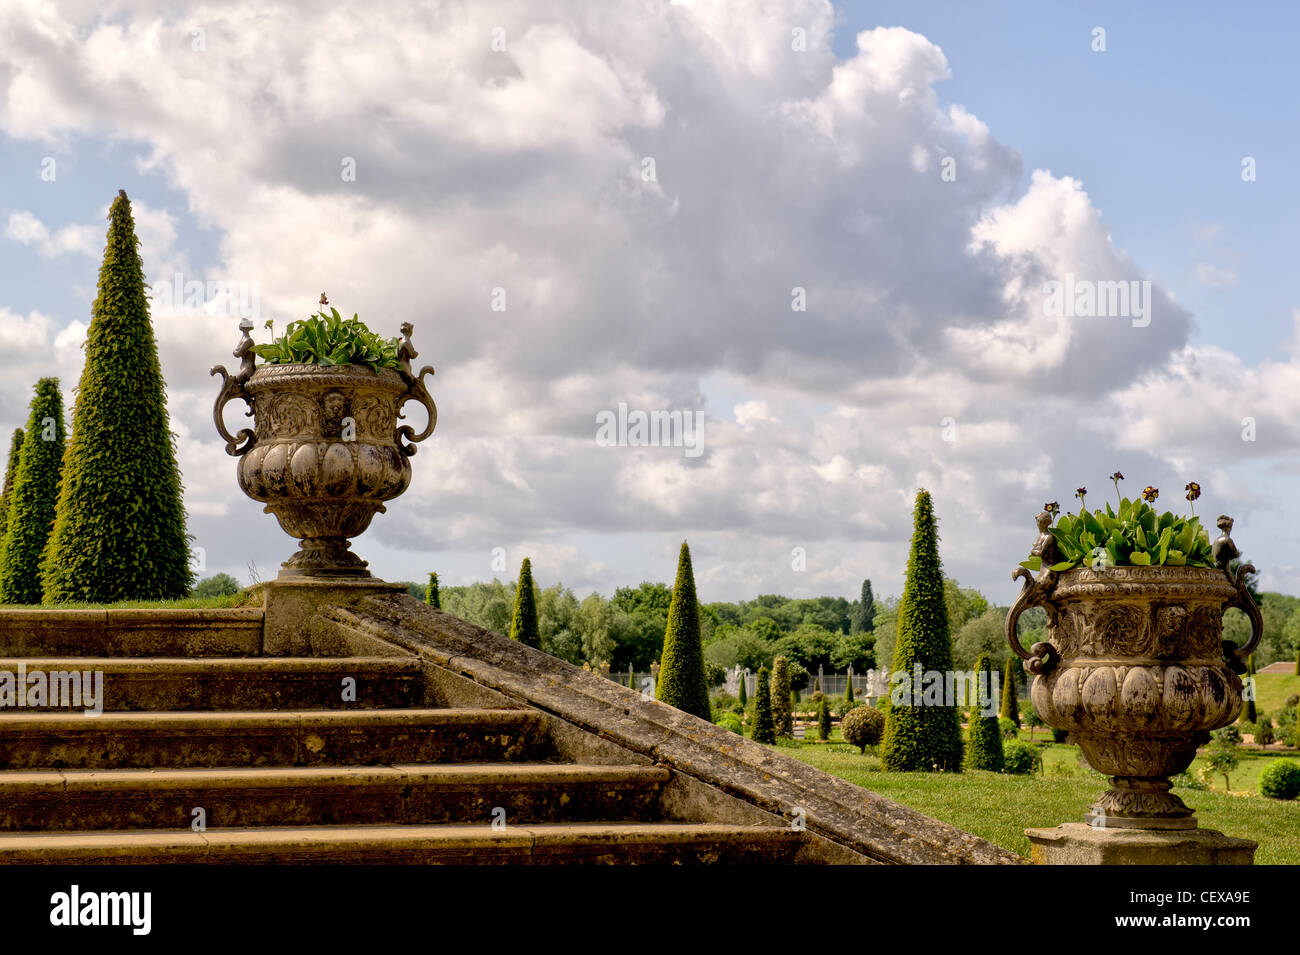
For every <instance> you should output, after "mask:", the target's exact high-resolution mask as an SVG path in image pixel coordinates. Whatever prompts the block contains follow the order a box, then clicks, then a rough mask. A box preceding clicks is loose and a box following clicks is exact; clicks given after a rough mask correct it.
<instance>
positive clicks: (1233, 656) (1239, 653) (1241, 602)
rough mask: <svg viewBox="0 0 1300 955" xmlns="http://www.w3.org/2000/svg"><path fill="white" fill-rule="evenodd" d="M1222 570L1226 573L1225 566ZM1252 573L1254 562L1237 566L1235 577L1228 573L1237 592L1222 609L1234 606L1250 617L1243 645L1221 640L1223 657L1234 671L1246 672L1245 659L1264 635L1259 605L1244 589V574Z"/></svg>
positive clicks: (1262, 618) (1253, 571)
mask: <svg viewBox="0 0 1300 955" xmlns="http://www.w3.org/2000/svg"><path fill="white" fill-rule="evenodd" d="M1223 572H1224V573H1225V574H1228V571H1227V568H1224V571H1223ZM1253 573H1255V565H1254V564H1241V565H1239V566H1238V567H1237V576H1236V578H1235V579H1234V578H1233V576H1232V575H1231V574H1228V580H1229V581H1230V582H1231V583H1232V585H1233V586H1234V587H1236V588H1237V593H1236V594H1235V595H1234V596H1233V598H1232V599H1231V600H1229V601H1228V602H1227V603H1226V604H1224V607H1223V609H1224V610H1227V609H1229V608H1230V607H1236V608H1237V609H1238V610H1240V611H1242V612H1243V613H1245V615H1246V616H1247V617H1249V618H1250V639H1249V640H1247V641H1246V645H1245V646H1244V647H1239V646H1237V645H1236V644H1235V643H1233V642H1232V641H1230V640H1224V641H1223V658H1224V659H1225V660H1226V661H1227V663H1228V666H1229V667H1231V668H1232V670H1233V671H1234V672H1236V673H1245V672H1246V659H1247V658H1248V657H1249V656H1250V655H1251V654H1252V653H1254V652H1255V648H1256V647H1258V646H1259V641H1260V640H1262V639H1263V637H1264V617H1263V615H1262V614H1260V612H1259V605H1258V604H1257V603H1255V598H1254V597H1252V596H1251V594H1250V591H1249V590H1247V589H1246V575H1247V574H1253Z"/></svg>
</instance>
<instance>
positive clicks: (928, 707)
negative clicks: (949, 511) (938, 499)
mask: <svg viewBox="0 0 1300 955" xmlns="http://www.w3.org/2000/svg"><path fill="white" fill-rule="evenodd" d="M912 523H913V531H912V549H911V553H910V554H909V555H908V558H907V581H906V583H904V585H903V596H902V598H900V600H899V602H898V637H897V639H896V640H895V643H894V665H893V668H892V670H893V672H894V673H897V672H898V671H900V670H901V671H903V672H904V673H907V674H908V676H909V680H910V678H911V677H912V675H913V673H914V672H915V668H916V666H917V665H918V664H919V665H920V669H921V671H922V672H923V673H924V672H926V671H938V672H939V673H940V674H941V680H943V681H944V682H946V677H947V675H948V674H950V673H951V672H952V642H951V640H950V639H949V637H948V609H947V605H946V603H945V602H944V594H943V566H942V564H941V563H940V561H939V534H938V531H937V529H936V527H935V520H934V504H933V502H932V501H931V500H930V492H929V491H926V490H920V491H918V492H917V494H916V506H915V508H913V511H912ZM900 689H901V687H900ZM923 689H924V684H923V685H922V686H920V687H912V691H913V693H912V695H911V696H909V698H907V699H904V700H903V701H902V702H900V701H898V700H894V701H893V702H892V703H891V705H890V707H889V709H888V710H887V711H886V716H885V735H884V739H883V740H882V741H881V747H880V757H881V764H882V765H883V766H884V768H885V769H888V770H893V771H896V772H910V771H914V770H924V771H931V770H933V771H938V772H953V773H955V772H960V771H961V763H962V749H963V746H962V738H961V722H960V719H959V718H958V715H957V707H956V706H955V705H946V704H948V703H949V702H953V703H955V701H949V700H946V699H939V700H935V699H933V698H931V699H929V700H927V699H926V698H925V697H924V696H923V694H922V690H923ZM941 695H942V694H941ZM916 704H922V705H916Z"/></svg>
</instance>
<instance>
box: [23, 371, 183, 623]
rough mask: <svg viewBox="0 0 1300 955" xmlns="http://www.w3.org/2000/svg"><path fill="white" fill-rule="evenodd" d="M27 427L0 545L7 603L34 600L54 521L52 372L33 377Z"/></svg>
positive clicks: (57, 458)
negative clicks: (34, 382) (42, 559)
mask: <svg viewBox="0 0 1300 955" xmlns="http://www.w3.org/2000/svg"><path fill="white" fill-rule="evenodd" d="M26 433H27V436H26V438H25V439H24V440H23V445H22V451H21V452H20V454H19V459H18V470H17V473H16V474H15V475H14V484H13V488H12V489H11V490H10V494H9V517H8V521H7V523H6V526H5V537H4V543H3V545H0V555H3V557H2V559H0V603H7V604H38V603H40V602H41V596H42V593H43V586H42V581H41V557H42V555H43V554H44V552H45V547H46V544H47V542H48V541H49V539H50V528H51V526H52V525H53V524H54V513H55V502H56V501H57V500H58V496H59V481H60V478H61V475H62V463H63V398H62V396H61V395H60V394H59V380H58V379H57V378H42V379H41V380H40V381H38V382H37V383H36V395H35V397H34V398H33V399H32V404H31V414H30V416H29V417H28V419H27V432H26ZM188 590H189V588H186V592H188Z"/></svg>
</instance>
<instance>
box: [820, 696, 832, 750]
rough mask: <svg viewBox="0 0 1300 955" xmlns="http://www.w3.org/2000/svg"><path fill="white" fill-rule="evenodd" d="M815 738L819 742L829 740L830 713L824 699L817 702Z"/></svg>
mask: <svg viewBox="0 0 1300 955" xmlns="http://www.w3.org/2000/svg"><path fill="white" fill-rule="evenodd" d="M817 738H818V739H821V740H827V739H830V738H831V711H830V709H829V708H828V707H827V706H826V697H822V698H821V699H820V700H818V701H817Z"/></svg>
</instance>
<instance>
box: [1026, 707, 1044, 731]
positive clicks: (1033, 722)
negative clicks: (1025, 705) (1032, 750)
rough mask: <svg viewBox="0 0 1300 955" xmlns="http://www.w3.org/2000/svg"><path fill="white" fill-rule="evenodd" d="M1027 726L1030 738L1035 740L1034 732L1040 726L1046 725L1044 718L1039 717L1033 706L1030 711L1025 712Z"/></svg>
mask: <svg viewBox="0 0 1300 955" xmlns="http://www.w3.org/2000/svg"><path fill="white" fill-rule="evenodd" d="M1025 725H1026V726H1028V727H1029V738H1030V739H1031V740H1032V739H1033V738H1034V730H1036V729H1038V727H1040V726H1044V725H1046V724H1044V723H1043V718H1042V717H1041V716H1039V715H1038V711H1037V710H1036V709H1034V707H1033V705H1032V704H1031V705H1030V707H1029V709H1028V710H1026V711H1025Z"/></svg>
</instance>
